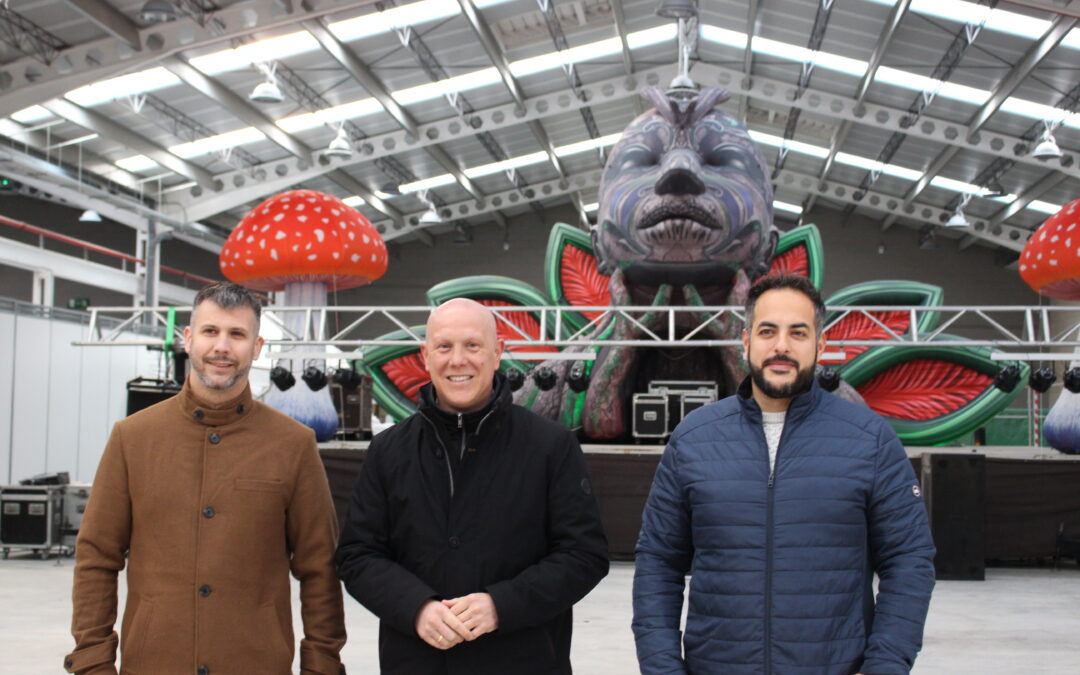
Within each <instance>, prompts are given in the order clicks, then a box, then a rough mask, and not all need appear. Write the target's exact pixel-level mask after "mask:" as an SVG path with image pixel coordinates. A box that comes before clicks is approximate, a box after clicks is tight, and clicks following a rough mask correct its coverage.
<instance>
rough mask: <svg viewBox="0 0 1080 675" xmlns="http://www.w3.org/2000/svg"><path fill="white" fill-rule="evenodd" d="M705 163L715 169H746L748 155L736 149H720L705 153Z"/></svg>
mask: <svg viewBox="0 0 1080 675" xmlns="http://www.w3.org/2000/svg"><path fill="white" fill-rule="evenodd" d="M703 159H704V160H705V163H706V164H708V165H709V166H711V167H715V168H731V169H745V168H746V155H745V154H743V152H742V151H741V150H737V149H735V148H725V147H719V148H714V149H712V150H710V151H707V152H704V153H703Z"/></svg>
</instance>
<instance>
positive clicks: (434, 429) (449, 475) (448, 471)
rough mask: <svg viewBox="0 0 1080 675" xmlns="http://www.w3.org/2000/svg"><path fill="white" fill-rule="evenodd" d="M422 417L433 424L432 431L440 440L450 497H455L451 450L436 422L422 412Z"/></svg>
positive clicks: (436, 438)
mask: <svg viewBox="0 0 1080 675" xmlns="http://www.w3.org/2000/svg"><path fill="white" fill-rule="evenodd" d="M420 417H422V418H424V421H426V422H427V423H428V424H430V425H431V432H432V433H433V434H435V440H436V441H438V442H439V447H441V448H442V451H443V455H445V456H446V476H447V478H449V479H450V499H453V498H454V472H453V470H452V469H451V468H450V452H449V451H448V450H447V449H446V444H445V443H443V439H442V436H440V435H439V428H438V427H436V426H435V423H434V422H432V421H431V420H430V419H428V416H427V415H424V414H422V413H421V415H420Z"/></svg>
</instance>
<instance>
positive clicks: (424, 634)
mask: <svg viewBox="0 0 1080 675" xmlns="http://www.w3.org/2000/svg"><path fill="white" fill-rule="evenodd" d="M498 627H499V616H498V614H497V613H496V612H495V602H494V601H493V600H492V599H491V595H489V594H487V593H470V594H469V595H464V596H462V597H460V598H452V599H450V600H441V601H440V600H429V601H428V602H427V604H425V605H424V606H423V607H421V608H420V611H419V612H418V613H417V614H416V634H417V635H418V636H420V639H421V640H423V641H424V642H426V643H428V644H429V645H431V646H432V647H434V648H436V649H444V650H445V649H450V648H451V647H456V646H457V645H459V644H461V643H462V642H471V641H473V640H475V639H476V638H478V637H480V636H481V635H484V634H485V633H490V632H491V631H493V630H495V629H496V628H498Z"/></svg>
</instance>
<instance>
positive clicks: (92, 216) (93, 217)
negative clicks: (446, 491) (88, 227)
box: [79, 209, 101, 223]
mask: <svg viewBox="0 0 1080 675" xmlns="http://www.w3.org/2000/svg"><path fill="white" fill-rule="evenodd" d="M79 222H80V223H100V222H101V214H100V213H98V212H97V211H95V210H94V209H86V210H85V211H83V212H82V215H81V216H79Z"/></svg>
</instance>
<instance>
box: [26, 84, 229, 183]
mask: <svg viewBox="0 0 1080 675" xmlns="http://www.w3.org/2000/svg"><path fill="white" fill-rule="evenodd" d="M42 105H43V106H44V107H45V108H46V109H47V110H48V111H49V112H51V113H52V114H54V115H56V116H57V117H62V118H64V119H66V120H68V121H69V122H71V123H72V124H77V125H79V126H80V127H82V128H84V129H89V130H90V131H93V132H96V133H99V134H101V135H102V136H108V137H110V138H112V139H114V140H115V141H116V142H118V143H121V144H123V145H125V146H127V148H128V149H130V150H133V151H134V152H136V153H138V154H140V155H146V156H147V157H149V158H150V159H152V160H154V161H155V162H157V163H158V164H160V165H161V166H163V167H165V168H166V169H168V170H169V171H173V172H175V173H178V174H180V175H181V176H183V177H184V178H188V179H190V180H193V181H195V182H196V183H198V184H199V185H201V186H202V187H204V188H206V189H210V190H216V189H218V188H217V187H215V186H216V185H217V183H216V180H215V178H214V175H213V174H212V173H210V172H209V171H207V170H206V169H204V168H202V167H201V166H198V165H196V164H192V163H191V162H189V161H187V160H185V159H181V158H180V157H177V156H176V155H174V154H172V153H171V152H169V151H168V150H166V149H165V148H162V147H161V146H158V145H155V144H154V143H152V142H150V141H149V140H147V139H145V138H143V137H142V136H140V135H138V134H136V133H135V132H133V131H131V130H129V129H127V128H126V127H124V126H123V125H121V124H117V123H116V122H114V121H112V120H111V119H109V118H108V117H106V116H105V115H102V114H101V113H99V112H97V111H94V110H88V109H86V108H83V107H82V106H79V105H75V104H74V103H72V102H71V101H68V100H66V99H62V98H60V99H53V100H51V101H47V102H45V103H44V104H42Z"/></svg>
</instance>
